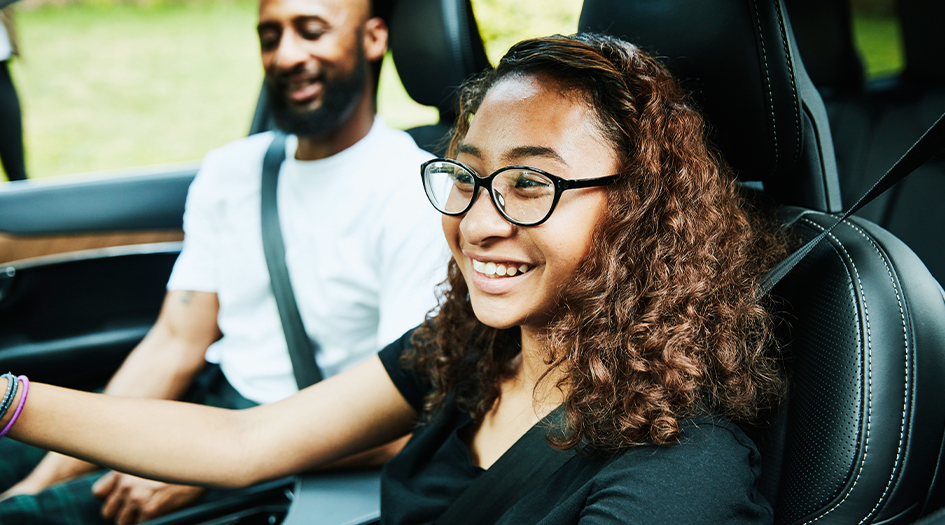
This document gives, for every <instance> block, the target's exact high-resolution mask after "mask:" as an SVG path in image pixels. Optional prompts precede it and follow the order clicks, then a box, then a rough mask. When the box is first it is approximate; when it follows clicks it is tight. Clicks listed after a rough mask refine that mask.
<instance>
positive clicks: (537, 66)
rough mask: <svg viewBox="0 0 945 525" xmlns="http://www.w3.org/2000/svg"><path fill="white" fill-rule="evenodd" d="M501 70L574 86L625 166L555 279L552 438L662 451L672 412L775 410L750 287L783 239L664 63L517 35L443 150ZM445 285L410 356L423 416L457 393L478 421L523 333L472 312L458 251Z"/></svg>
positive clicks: (569, 443)
mask: <svg viewBox="0 0 945 525" xmlns="http://www.w3.org/2000/svg"><path fill="white" fill-rule="evenodd" d="M510 75H540V76H541V77H542V78H550V79H553V80H554V81H555V82H557V83H558V85H563V88H562V89H570V90H576V91H577V92H578V93H582V94H583V95H584V97H585V100H586V102H587V104H588V105H589V106H590V107H591V108H593V109H594V110H595V111H596V114H597V118H598V120H599V125H600V128H601V130H602V131H603V136H604V137H605V138H606V140H608V141H610V142H611V144H612V146H613V148H614V150H615V151H616V152H617V153H618V155H619V157H620V159H621V165H622V169H621V172H620V173H621V179H620V181H619V182H618V183H617V184H616V185H614V186H611V187H609V188H608V189H607V190H606V191H607V192H608V197H607V198H608V204H607V210H606V217H605V218H604V220H602V221H601V222H600V224H599V226H598V227H597V230H596V231H594V232H593V233H592V235H593V239H592V247H591V250H590V253H588V255H587V258H586V261H585V264H584V265H583V266H582V267H581V268H580V269H579V270H578V271H577V275H575V276H574V278H573V279H570V280H569V282H567V283H562V285H561V287H560V289H559V291H558V292H559V293H558V296H557V306H556V311H555V315H554V316H553V319H552V321H551V323H550V324H549V326H548V327H547V329H546V330H545V332H544V335H543V337H544V341H543V342H544V343H545V344H544V347H545V349H546V351H547V355H546V361H547V363H548V364H549V365H550V366H549V370H552V369H554V370H557V371H559V372H561V373H562V376H560V377H561V379H559V380H558V383H557V386H558V387H560V388H561V389H562V391H563V392H564V398H565V401H564V407H565V414H566V418H565V421H566V422H567V424H566V428H565V429H562V430H564V432H560V433H556V437H554V438H553V439H552V443H553V444H554V445H555V446H557V447H561V448H571V447H574V446H576V445H578V444H579V443H581V442H582V440H585V441H586V443H587V444H589V445H591V446H592V447H594V448H595V449H597V450H615V449H619V448H623V447H627V446H631V445H634V444H638V443H642V442H651V443H656V444H669V443H674V442H676V441H677V440H678V438H679V432H680V431H679V419H680V418H682V417H686V416H691V415H694V414H696V413H702V412H706V413H716V414H722V415H724V416H726V417H728V418H730V419H731V420H733V421H736V422H750V421H752V420H753V419H754V418H755V417H757V415H758V414H759V412H760V411H761V410H763V409H765V408H769V407H771V406H773V405H774V404H776V402H777V400H778V399H779V397H780V394H781V391H782V389H783V379H782V376H781V374H780V372H779V366H778V362H777V360H776V359H775V358H774V357H773V356H772V351H771V348H772V343H773V335H772V332H773V330H772V320H771V317H770V315H769V313H768V312H767V310H766V309H765V308H764V306H763V305H762V304H761V303H760V301H761V299H760V298H759V295H758V292H757V290H758V287H757V281H758V279H759V277H760V276H761V275H762V274H763V273H764V272H765V270H767V269H768V268H770V267H771V266H773V265H774V264H775V263H776V262H777V261H779V260H780V259H782V258H783V257H784V256H785V255H786V254H787V242H786V238H785V236H784V234H783V233H782V232H781V230H780V229H779V228H778V227H777V226H776V225H775V223H774V221H772V220H770V219H768V218H766V217H765V216H763V214H761V213H759V212H758V211H757V210H755V209H754V208H753V207H752V206H751V205H750V204H749V203H748V201H747V200H746V199H745V198H744V196H743V195H742V194H741V193H740V191H739V189H738V184H737V183H736V182H735V180H734V176H733V175H732V173H731V170H730V169H729V168H728V166H727V165H726V164H725V163H724V161H722V159H721V158H720V156H719V155H718V153H717V152H716V151H714V150H713V148H712V147H711V146H710V145H709V142H708V140H707V138H706V129H705V124H704V122H703V119H702V117H701V116H700V114H699V112H698V111H696V110H695V109H694V108H693V105H692V103H691V102H690V101H689V100H688V98H687V97H686V96H685V94H684V93H683V91H682V90H681V89H680V87H679V85H678V84H677V82H676V81H675V80H674V79H673V77H672V76H671V75H670V73H669V72H668V70H667V69H666V68H665V67H664V66H663V65H661V64H660V63H659V62H658V61H656V60H655V59H653V58H651V57H649V56H648V55H646V54H645V53H644V52H642V51H641V50H640V49H638V48H637V47H635V46H633V45H632V44H629V43H627V42H624V41H622V40H619V39H616V38H612V37H609V36H604V35H594V34H578V35H574V36H558V35H556V36H552V37H547V38H539V39H533V40H526V41H523V42H520V43H519V44H516V45H515V46H514V47H512V49H511V50H510V51H509V52H508V54H506V56H505V57H504V58H503V59H502V61H501V62H500V63H499V65H498V67H497V68H496V69H495V70H494V71H490V72H487V73H485V74H484V75H482V76H480V77H479V78H477V79H475V80H473V81H471V82H468V83H467V84H466V85H464V87H463V88H462V92H461V97H460V114H459V118H458V120H457V124H456V127H455V130H454V135H453V138H452V141H451V144H450V154H451V155H455V152H456V149H457V147H458V145H459V144H460V142H461V141H462V140H463V138H464V137H465V135H466V133H467V131H468V129H469V125H470V121H471V118H472V115H473V114H474V113H475V112H476V111H477V109H478V107H479V105H480V104H481V103H482V101H483V99H484V98H485V95H486V93H487V92H488V90H489V89H490V88H491V87H492V86H494V85H495V84H497V83H498V82H499V81H501V80H502V79H503V78H506V77H508V76H510ZM447 281H448V283H449V285H450V287H449V289H448V290H446V291H445V292H444V293H443V296H442V297H441V306H440V309H439V313H438V315H437V316H436V317H435V318H433V319H428V320H427V321H426V322H425V323H424V324H423V325H422V326H421V328H419V329H418V330H417V331H416V332H415V334H414V349H413V350H412V351H411V352H408V353H407V354H406V355H405V357H404V362H405V364H407V365H408V366H411V367H413V368H416V369H418V370H420V371H421V372H422V373H423V374H424V377H425V378H426V379H427V380H428V381H430V384H431V387H432V393H431V394H430V395H429V396H428V397H427V399H426V405H425V414H426V415H427V416H429V415H432V414H434V413H435V412H436V411H437V410H438V409H440V408H441V407H443V406H444V403H446V400H447V398H448V397H451V398H452V400H453V402H455V403H456V406H457V408H458V409H459V410H463V411H465V412H468V413H470V414H471V415H472V416H473V417H474V418H475V419H477V420H480V421H481V419H482V418H483V417H484V416H485V414H486V413H487V412H488V411H489V410H490V409H491V408H492V407H493V405H494V404H495V402H496V401H497V399H498V398H499V395H500V389H499V387H500V384H501V381H502V379H503V378H505V377H508V376H509V375H510V374H511V370H510V369H511V366H510V365H511V363H512V360H513V359H515V357H516V355H517V353H518V351H519V350H518V346H517V345H516V341H517V337H518V335H517V334H518V330H517V329H516V328H512V329H507V330H498V329H494V328H490V327H486V326H484V325H482V324H481V323H480V322H478V321H477V320H476V317H475V314H474V313H473V310H472V306H471V305H470V302H469V298H468V288H467V287H466V282H465V280H464V279H463V276H462V274H461V273H460V270H459V267H458V266H457V264H456V262H455V260H454V261H451V262H450V264H449V272H448V278H447ZM545 379H547V374H546V378H545Z"/></svg>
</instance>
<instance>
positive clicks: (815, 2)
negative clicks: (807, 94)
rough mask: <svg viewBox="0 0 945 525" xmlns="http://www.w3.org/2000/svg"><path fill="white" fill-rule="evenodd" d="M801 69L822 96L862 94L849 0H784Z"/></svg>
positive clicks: (861, 70) (860, 64) (861, 63)
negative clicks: (801, 59) (798, 52)
mask: <svg viewBox="0 0 945 525" xmlns="http://www.w3.org/2000/svg"><path fill="white" fill-rule="evenodd" d="M784 3H785V5H786V6H787V9H788V13H789V14H790V15H791V25H792V26H793V27H794V38H795V39H796V40H797V49H798V50H799V51H800V53H801V56H802V57H804V67H805V69H806V70H807V74H808V75H810V78H811V80H812V81H813V82H814V85H815V86H817V89H819V90H820V92H821V94H823V95H824V96H828V95H840V96H843V95H856V94H859V93H862V92H863V87H864V82H865V79H864V74H863V61H862V60H861V59H860V54H859V53H858V52H857V50H856V47H855V46H854V43H853V20H852V17H851V15H850V3H849V0H784Z"/></svg>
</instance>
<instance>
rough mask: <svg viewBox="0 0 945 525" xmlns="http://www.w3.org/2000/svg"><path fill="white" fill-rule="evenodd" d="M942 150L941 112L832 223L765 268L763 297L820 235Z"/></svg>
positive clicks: (944, 117) (944, 136) (944, 140)
mask: <svg viewBox="0 0 945 525" xmlns="http://www.w3.org/2000/svg"><path fill="white" fill-rule="evenodd" d="M943 151H945V115H942V116H941V117H939V118H938V120H936V121H935V124H932V127H930V128H929V129H928V130H927V131H926V132H925V133H924V134H923V135H922V136H921V137H920V138H919V140H918V141H916V143H915V144H913V145H912V147H911V148H909V151H906V153H905V154H904V155H903V156H902V157H900V158H899V160H897V161H896V163H895V164H893V166H892V167H891V168H889V171H887V172H886V174H885V175H883V176H882V177H880V179H879V180H878V181H876V184H873V187H872V188H870V190H869V191H868V192H866V194H865V195H863V196H862V197H860V199H859V200H858V201H856V204H854V205H853V206H852V207H850V209H848V210H847V211H846V212H845V213H844V214H843V215H842V216H841V217H840V218H839V219H837V222H835V223H833V224H832V225H831V226H830V227H829V228H827V229H826V230H824V231H823V232H821V233H820V235H818V236H817V237H814V238H813V239H811V240H810V241H809V242H808V243H807V244H805V245H804V246H801V247H800V248H798V249H797V250H796V251H795V252H794V253H792V254H791V255H789V256H788V257H787V258H785V259H784V260H783V261H781V262H780V263H778V264H777V265H776V266H775V267H774V268H771V269H770V270H768V272H767V273H765V275H764V276H763V277H762V278H761V282H760V283H759V288H760V290H759V292H760V294H761V295H762V296H763V295H766V294H767V293H768V292H770V291H771V289H772V288H774V285H776V284H778V281H780V280H781V279H782V278H783V277H784V276H785V275H787V274H788V272H790V271H791V270H792V269H793V268H794V267H795V266H797V263H799V262H801V259H803V258H804V257H806V256H807V254H808V253H810V252H811V250H813V249H814V247H815V246H817V244H818V243H819V242H820V241H821V240H823V238H824V237H826V236H827V235H829V234H830V232H831V231H833V229H834V227H836V226H837V225H838V224H840V223H841V222H843V221H845V220H846V219H847V218H848V217H850V216H851V215H853V214H854V213H856V212H857V211H859V210H860V208H862V207H863V206H866V205H867V204H869V203H870V201H872V200H873V199H875V198H876V197H878V196H879V195H881V194H883V193H884V192H885V191H886V190H888V189H889V188H892V187H893V186H894V185H895V184H896V183H897V182H899V181H901V180H902V179H904V178H906V175H909V174H910V173H912V172H913V171H915V169H916V168H918V167H919V166H921V165H923V164H925V163H926V162H927V161H929V160H930V159H931V158H932V157H935V156H936V155H938V154H939V153H942V152H943Z"/></svg>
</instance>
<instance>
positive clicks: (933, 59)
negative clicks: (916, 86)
mask: <svg viewBox="0 0 945 525" xmlns="http://www.w3.org/2000/svg"><path fill="white" fill-rule="evenodd" d="M898 8H899V22H900V24H902V42H903V47H904V48H905V55H906V75H907V76H909V77H911V78H914V79H916V80H926V81H932V82H938V83H941V82H942V81H945V53H943V52H942V50H945V32H943V31H942V27H943V26H945V2H943V1H942V0H899V2H898Z"/></svg>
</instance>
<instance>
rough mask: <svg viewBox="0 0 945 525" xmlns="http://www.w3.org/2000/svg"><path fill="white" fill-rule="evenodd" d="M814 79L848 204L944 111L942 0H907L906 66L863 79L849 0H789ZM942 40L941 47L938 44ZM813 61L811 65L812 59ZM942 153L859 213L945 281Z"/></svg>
mask: <svg viewBox="0 0 945 525" xmlns="http://www.w3.org/2000/svg"><path fill="white" fill-rule="evenodd" d="M785 3H786V4H787V8H788V11H789V12H790V14H791V20H792V23H793V26H794V32H795V35H796V37H797V44H798V49H799V50H800V53H801V56H802V57H804V61H805V65H806V66H807V70H808V71H809V72H810V76H811V79H812V80H813V82H814V85H816V86H817V88H818V89H819V90H820V93H821V95H822V96H823V98H824V104H825V106H826V108H827V114H828V115H829V119H830V127H831V133H832V136H833V140H834V149H835V150H836V154H837V167H838V173H839V177H840V188H841V194H842V195H843V202H844V205H846V206H849V205H851V204H853V201H855V200H856V198H857V197H859V196H860V195H862V194H863V193H864V192H865V191H866V190H867V189H868V188H869V187H870V185H871V184H872V183H873V181H875V180H876V179H877V178H878V177H879V176H880V175H882V173H883V172H884V171H885V170H886V169H887V168H888V167H889V166H891V165H892V163H893V162H895V161H896V160H897V159H898V158H899V156H900V155H901V154H902V152H903V151H904V150H905V149H906V148H907V147H908V146H909V145H910V144H911V143H912V141H913V140H915V138H916V137H917V136H918V135H919V134H920V133H922V131H924V130H925V129H927V128H928V127H929V126H930V125H931V124H932V123H933V122H934V121H935V119H937V118H938V117H939V116H940V115H942V113H945V58H943V56H942V53H941V49H943V47H942V46H945V37H943V34H942V31H941V27H942V25H943V24H945V3H943V2H941V1H940V0H901V1H900V2H899V3H898V8H899V9H898V12H899V17H898V18H899V20H900V24H901V28H902V33H903V43H904V51H905V61H906V64H905V68H904V70H903V72H902V73H900V74H897V75H894V76H887V77H884V78H879V79H876V80H873V81H870V82H866V81H865V80H864V75H863V72H862V63H861V60H860V58H859V56H858V54H857V51H856V50H855V48H854V43H853V34H852V31H851V16H850V8H849V5H848V4H849V1H848V0H829V1H822V0H786V2H785ZM936 44H937V45H938V47H936ZM812 64H813V66H812ZM942 197H945V159H938V160H937V161H933V162H930V163H928V164H926V165H925V166H923V167H922V168H921V169H919V170H918V171H917V172H916V173H915V174H913V175H912V176H911V177H909V179H907V180H906V181H904V182H903V183H902V184H900V185H899V187H897V188H895V189H893V190H892V191H890V192H888V194H886V195H883V196H881V197H879V198H878V199H876V201H875V202H874V203H872V204H871V205H869V206H867V207H866V208H864V209H863V210H861V211H860V212H858V215H859V216H861V217H865V218H867V219H870V220H871V221H873V222H876V223H877V224H879V225H880V226H882V227H884V228H886V229H888V230H889V231H891V232H893V233H894V234H895V235H896V236H897V237H899V238H900V239H902V240H903V241H904V242H905V243H906V244H908V245H909V246H910V247H911V248H912V249H913V250H915V252H916V254H918V255H919V257H920V258H921V259H922V260H923V261H924V262H925V264H926V265H927V266H928V268H929V271H931V272H932V275H933V276H934V277H935V278H936V279H937V280H938V281H939V282H943V281H945V231H943V228H942V225H943V224H945V208H943V207H942V206H941V205H940V204H939V202H940V199H941V198H942Z"/></svg>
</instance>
